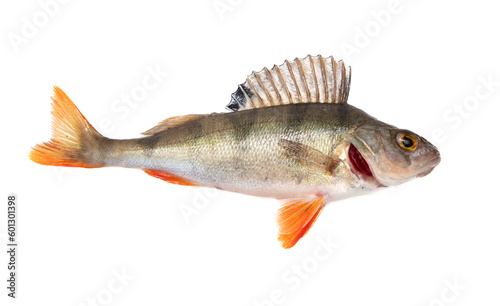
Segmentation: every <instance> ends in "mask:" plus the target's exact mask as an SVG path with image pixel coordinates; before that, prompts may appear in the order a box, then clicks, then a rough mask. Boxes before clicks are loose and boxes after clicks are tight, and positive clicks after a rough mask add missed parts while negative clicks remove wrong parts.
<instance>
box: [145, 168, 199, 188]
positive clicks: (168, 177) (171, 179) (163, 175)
mask: <svg viewBox="0 0 500 306" xmlns="http://www.w3.org/2000/svg"><path fill="white" fill-rule="evenodd" d="M144 172H146V174H148V175H151V176H152V177H156V178H159V179H161V180H164V181H165V182H168V183H171V184H177V185H184V186H198V184H196V183H194V182H191V181H189V180H186V179H185V178H182V177H180V176H177V175H174V174H171V173H168V172H164V171H159V170H153V169H146V170H144Z"/></svg>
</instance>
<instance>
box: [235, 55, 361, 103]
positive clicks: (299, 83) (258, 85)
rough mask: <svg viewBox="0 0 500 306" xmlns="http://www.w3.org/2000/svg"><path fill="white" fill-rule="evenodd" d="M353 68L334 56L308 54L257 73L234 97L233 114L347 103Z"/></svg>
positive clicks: (249, 77)
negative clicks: (286, 107)
mask: <svg viewBox="0 0 500 306" xmlns="http://www.w3.org/2000/svg"><path fill="white" fill-rule="evenodd" d="M350 83H351V67H347V68H346V67H345V65H344V63H343V62H342V61H335V60H334V59H333V57H331V56H330V57H327V58H324V57H322V56H321V55H318V56H311V55H308V56H307V57H305V58H303V59H298V58H296V59H295V60H293V61H292V62H289V61H285V62H284V63H283V64H282V65H281V66H276V65H274V67H273V68H272V69H270V70H269V69H267V68H264V69H262V70H261V71H260V72H255V71H254V72H253V73H252V74H251V75H249V76H248V77H247V79H246V81H245V83H243V84H240V85H238V89H237V90H236V91H235V92H234V93H233V94H232V95H231V102H230V103H229V104H228V105H227V106H226V107H227V108H228V109H230V110H233V111H238V110H245V109H251V108H261V107H269V106H275V105H284V104H293V103H346V102H347V97H348V96H349V86H350Z"/></svg>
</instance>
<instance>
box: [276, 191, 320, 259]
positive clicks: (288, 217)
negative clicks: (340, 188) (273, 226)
mask: <svg viewBox="0 0 500 306" xmlns="http://www.w3.org/2000/svg"><path fill="white" fill-rule="evenodd" d="M323 201H324V198H317V199H313V200H298V201H291V202H288V203H285V204H284V205H283V206H282V207H281V208H280V209H279V210H278V216H277V217H276V219H277V221H278V225H279V236H278V240H279V241H281V245H282V246H283V248H284V249H289V248H291V247H293V246H294V245H295V244H296V243H297V241H299V239H300V238H302V237H304V235H305V234H307V232H308V231H309V229H310V228H311V227H312V226H313V224H314V222H315V221H316V219H317V218H318V216H319V215H320V214H321V211H322V210H323V208H324V207H325V204H323Z"/></svg>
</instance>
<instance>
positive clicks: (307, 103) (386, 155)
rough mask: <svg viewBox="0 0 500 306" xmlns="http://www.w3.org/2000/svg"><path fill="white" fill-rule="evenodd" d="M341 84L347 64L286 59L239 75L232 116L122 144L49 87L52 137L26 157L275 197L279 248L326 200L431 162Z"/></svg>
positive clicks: (169, 127)
mask: <svg viewBox="0 0 500 306" xmlns="http://www.w3.org/2000/svg"><path fill="white" fill-rule="evenodd" d="M349 84H350V69H346V68H345V67H344V65H343V63H342V62H335V61H334V60H333V58H331V57H330V58H326V59H325V58H323V57H321V56H318V57H310V56H309V57H307V58H305V59H302V60H299V59H296V60H295V61H294V62H292V63H290V62H288V61H286V62H285V64H283V65H281V66H279V67H278V66H274V68H273V69H272V70H271V71H270V70H268V69H264V70H263V71H261V72H259V73H255V72H254V73H253V74H252V75H251V76H249V77H248V78H247V81H246V82H245V83H244V84H241V85H240V86H239V87H238V90H237V91H236V92H235V93H234V94H233V96H232V101H231V103H230V104H229V105H228V108H229V109H231V110H234V112H229V113H214V114H206V115H204V114H200V115H186V116H178V117H173V118H169V119H167V120H165V121H163V122H161V123H160V124H158V125H157V126H155V127H154V128H152V129H150V130H148V131H146V132H144V133H143V134H144V135H145V137H141V138H136V139H124V140H115V139H109V138H107V137H105V136H103V135H101V134H99V133H98V132H97V131H96V130H95V129H94V128H93V127H92V126H91V125H90V124H89V123H88V122H87V121H86V120H85V118H84V117H83V115H82V114H81V113H80V112H79V111H78V109H77V108H76V106H75V105H74V104H73V103H72V102H71V100H70V99H69V98H68V97H67V96H66V94H65V93H64V92H62V91H61V90H60V89H59V88H57V87H56V89H55V96H54V98H53V101H54V104H53V113H54V123H53V134H54V136H53V139H52V140H51V141H50V142H47V143H44V144H41V145H38V146H36V147H35V148H34V149H33V151H32V152H31V154H30V157H31V159H32V160H34V161H35V162H38V163H41V164H47V165H59V166H76V167H88V168H94V167H105V166H118V167H127V168H138V169H142V170H144V171H146V173H148V174H149V175H152V176H154V177H157V178H160V179H163V180H165V181H167V182H170V183H175V184H180V185H188V186H206V187H213V188H218V189H222V190H227V191H232V192H238V193H244V194H249V195H254V196H264V197H274V198H277V199H281V200H283V201H284V203H285V204H284V205H283V207H282V208H281V209H280V211H279V213H278V223H279V225H280V235H279V239H280V241H281V242H282V244H283V247H285V248H289V247H292V246H293V245H294V244H295V243H296V242H297V241H298V240H299V239H300V238H301V237H302V236H303V235H305V233H306V232H307V231H308V230H309V228H310V227H311V226H312V224H313V223H314V221H315V220H316V218H317V217H318V216H319V214H320V213H321V211H322V209H323V207H324V205H325V204H326V203H328V202H330V201H332V200H338V199H342V198H345V197H349V196H353V195H358V194H363V193H366V192H368V191H372V190H375V189H378V188H380V187H384V186H392V185H398V184H400V183H403V182H405V181H408V180H410V179H412V178H414V177H418V176H424V175H426V174H428V173H429V172H430V171H431V170H432V169H433V168H434V167H435V166H436V165H437V164H438V163H439V160H440V157H439V152H438V151H437V149H436V148H435V147H434V146H433V145H432V144H430V143H429V142H428V141H426V140H425V139H424V138H422V137H420V136H418V135H416V134H414V133H412V132H410V131H407V130H401V129H398V128H396V127H394V126H392V125H389V124H386V123H383V122H381V121H379V120H377V119H375V118H373V117H371V116H370V115H368V114H366V113H365V112H363V111H362V110H360V109H357V108H356V107H354V106H351V105H350V104H347V103H346V101H347V96H348V91H349ZM413 146H414V147H413Z"/></svg>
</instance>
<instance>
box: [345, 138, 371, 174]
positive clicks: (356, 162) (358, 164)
mask: <svg viewBox="0 0 500 306" xmlns="http://www.w3.org/2000/svg"><path fill="white" fill-rule="evenodd" d="M349 161H350V162H351V165H352V166H353V168H354V170H355V171H356V172H357V173H359V174H364V175H366V176H368V177H373V173H372V171H371V170H370V167H369V166H368V163H367V162H366V160H365V159H364V158H363V155H361V153H359V150H358V149H357V148H356V147H355V146H354V145H353V144H351V145H350V146H349ZM357 173H355V174H357Z"/></svg>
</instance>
